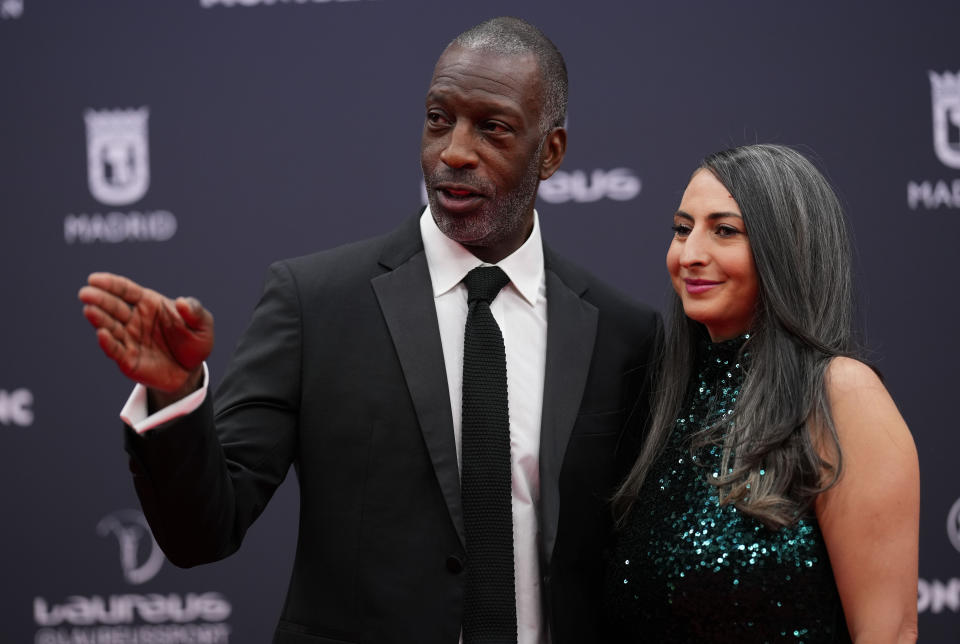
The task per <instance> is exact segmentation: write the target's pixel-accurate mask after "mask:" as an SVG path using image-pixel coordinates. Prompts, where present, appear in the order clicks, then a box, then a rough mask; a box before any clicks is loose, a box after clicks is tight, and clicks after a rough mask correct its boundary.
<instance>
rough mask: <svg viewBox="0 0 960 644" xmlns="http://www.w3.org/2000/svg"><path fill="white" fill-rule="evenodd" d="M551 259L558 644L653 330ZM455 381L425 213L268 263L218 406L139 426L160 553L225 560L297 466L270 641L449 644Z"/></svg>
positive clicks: (456, 588) (553, 587) (551, 484)
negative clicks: (430, 264) (451, 382)
mask: <svg viewBox="0 0 960 644" xmlns="http://www.w3.org/2000/svg"><path fill="white" fill-rule="evenodd" d="M545 264H546V287H547V316H548V317H547V325H548V330H547V357H546V378H545V383H544V407H543V415H542V426H541V446H540V477H541V482H540V485H541V488H540V493H541V498H540V504H539V514H540V517H539V521H540V542H541V544H542V551H541V570H542V573H543V588H544V597H543V605H544V607H545V611H546V618H547V620H548V621H549V623H550V630H551V633H552V638H553V642H554V644H566V643H572V644H589V643H590V642H595V641H602V639H603V638H602V636H601V635H600V634H599V633H600V630H599V629H600V628H601V627H602V624H601V620H600V618H599V615H600V605H599V601H600V581H601V566H600V551H601V548H602V544H603V541H604V539H605V537H606V536H607V532H608V530H609V511H608V509H607V508H606V503H605V499H606V498H607V497H608V496H609V494H610V493H611V489H612V486H613V485H614V484H615V483H616V481H615V474H614V472H615V469H614V464H613V460H614V453H615V450H616V448H617V445H618V441H619V440H620V430H621V427H623V425H624V420H625V416H626V412H627V411H628V408H630V407H631V406H632V405H633V404H634V401H635V400H636V399H637V396H638V394H639V390H640V389H642V386H643V380H644V377H645V376H646V372H647V369H646V367H647V365H648V363H650V361H651V359H652V351H653V348H654V344H655V342H656V337H657V334H658V330H659V317H658V316H657V314H656V313H654V312H653V311H651V310H650V309H648V308H647V307H644V306H642V305H639V304H636V303H634V302H632V301H630V300H629V299H627V298H625V297H623V296H621V295H619V294H618V293H616V292H614V291H613V290H611V289H610V288H608V287H606V286H604V285H603V284H601V283H600V282H598V281H596V280H594V279H593V278H592V277H590V276H589V275H588V274H587V273H585V272H584V271H582V270H581V269H579V268H577V267H574V266H573V265H571V264H569V263H568V262H566V261H565V260H563V259H561V258H560V257H558V256H557V255H556V254H554V253H553V252H551V251H549V250H546V252H545ZM445 374H446V371H445V369H444V365H443V354H442V349H441V345H440V336H439V328H438V324H437V316H436V309H435V307H434V302H433V295H432V290H431V285H430V279H429V273H428V268H427V262H426V258H425V255H424V252H423V243H422V240H421V238H420V231H419V225H418V219H417V218H414V219H411V220H410V221H408V222H407V223H406V224H404V225H403V226H402V227H401V228H399V229H398V230H396V231H394V232H393V233H390V234H388V235H385V236H383V237H379V238H376V239H372V240H367V241H363V242H359V243H356V244H351V245H348V246H344V247H340V248H336V249H333V250H329V251H325V252H321V253H317V254H314V255H310V256H307V257H301V258H297V259H292V260H287V261H282V262H278V263H276V264H274V265H272V266H271V267H270V269H269V272H268V277H267V281H266V287H265V290H264V294H263V296H262V298H261V300H260V303H259V304H258V305H257V307H256V310H255V311H254V314H253V319H252V321H251V324H250V326H249V328H248V329H247V331H246V332H245V334H244V335H243V337H242V339H241V341H240V343H239V345H238V348H237V350H236V352H235V354H234V356H233V360H232V363H231V365H230V367H229V369H228V370H227V372H226V374H225V377H224V380H223V382H222V384H221V386H220V388H219V390H218V392H217V395H216V397H215V404H214V403H211V402H210V398H209V397H208V399H207V401H206V402H205V403H204V404H203V405H202V406H201V407H200V408H199V409H198V410H197V411H195V412H194V413H192V414H190V415H189V416H187V417H185V418H182V419H179V420H177V421H174V422H171V423H169V424H168V425H167V426H163V427H160V428H157V429H155V430H152V431H150V432H147V433H146V434H145V435H144V436H137V435H135V434H133V432H132V430H130V431H128V432H127V436H128V439H127V449H128V451H129V452H130V454H131V462H132V469H133V471H134V480H135V484H136V488H137V492H138V494H139V496H140V499H141V503H142V505H143V508H144V511H145V513H146V516H147V518H148V520H149V522H150V525H151V527H152V529H153V531H154V534H155V536H156V538H157V541H158V542H159V544H160V545H161V547H162V548H163V550H164V552H165V553H166V554H167V556H168V558H169V559H170V560H171V561H172V562H173V563H175V564H177V565H180V566H192V565H196V564H200V563H204V562H208V561H212V560H217V559H220V558H222V557H225V556H227V555H229V554H230V553H232V552H233V551H235V550H236V549H237V548H238V547H239V546H240V543H241V540H242V539H243V535H244V533H245V531H246V529H247V528H248V527H249V525H250V524H251V523H252V522H253V521H254V520H255V519H256V518H257V516H258V515H259V514H260V512H261V511H262V510H263V508H264V506H265V505H266V503H267V501H268V500H269V499H270V496H271V495H272V494H273V492H274V490H275V489H276V487H277V486H278V485H279V484H280V483H281V482H282V481H283V479H284V477H285V475H286V473H287V471H288V470H289V468H290V465H291V464H293V466H294V467H295V469H296V472H297V478H298V480H299V484H300V497H301V500H300V529H299V541H298V546H297V553H296V560H295V564H294V569H293V573H292V578H291V582H290V587H289V591H288V595H287V599H286V603H285V606H284V609H283V614H282V617H281V619H280V622H279V625H278V627H277V630H276V635H275V640H274V641H275V642H278V643H282V644H292V643H298V644H299V643H303V644H306V643H312V644H319V643H331V644H332V643H338V644H342V643H344V642H364V643H369V644H384V643H390V642H396V643H398V644H399V643H403V644H409V643H412V642H416V643H418V644H433V643H436V644H456V642H457V638H458V635H459V632H460V623H461V612H462V598H463V581H464V573H463V567H464V566H466V565H469V562H468V561H466V556H465V549H464V533H463V513H462V509H461V505H460V492H459V474H458V469H457V455H456V448H455V444H454V437H453V429H452V420H451V412H450V400H449V392H448V388H447V382H446V375H445ZM641 399H642V396H641ZM214 407H215V409H214ZM636 413H639V414H641V415H642V414H643V413H645V410H643V409H640V410H638V411H637V412H636Z"/></svg>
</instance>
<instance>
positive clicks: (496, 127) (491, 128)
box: [480, 121, 510, 134]
mask: <svg viewBox="0 0 960 644" xmlns="http://www.w3.org/2000/svg"><path fill="white" fill-rule="evenodd" d="M480 129H482V130H483V131H485V132H493V133H495V134H500V133H504V132H509V131H510V128H508V127H507V126H506V125H504V124H503V123H500V122H499V121H485V122H484V123H483V124H481V125H480Z"/></svg>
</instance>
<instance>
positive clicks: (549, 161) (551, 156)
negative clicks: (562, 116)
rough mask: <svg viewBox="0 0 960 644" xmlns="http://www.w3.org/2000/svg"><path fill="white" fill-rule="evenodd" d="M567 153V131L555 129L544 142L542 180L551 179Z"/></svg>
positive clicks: (541, 167) (541, 164)
mask: <svg viewBox="0 0 960 644" xmlns="http://www.w3.org/2000/svg"><path fill="white" fill-rule="evenodd" d="M566 153H567V130H566V129H565V128H562V127H555V128H553V129H552V130H550V133H549V134H547V137H546V139H544V141H543V156H542V158H541V159H540V180H541V181H543V180H544V179H549V178H550V177H551V176H552V175H553V173H554V172H556V171H557V168H559V167H560V163H561V162H562V161H563V157H564V155H565V154H566Z"/></svg>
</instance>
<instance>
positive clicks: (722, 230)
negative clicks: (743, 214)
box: [717, 224, 740, 237]
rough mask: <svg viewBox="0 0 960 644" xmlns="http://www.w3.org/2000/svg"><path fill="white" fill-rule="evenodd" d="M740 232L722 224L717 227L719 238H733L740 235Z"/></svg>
mask: <svg viewBox="0 0 960 644" xmlns="http://www.w3.org/2000/svg"><path fill="white" fill-rule="evenodd" d="M739 234H740V231H739V230H737V229H736V228H734V227H733V226H727V225H725V224H721V225H720V226H717V236H718V237H733V236H734V235H739Z"/></svg>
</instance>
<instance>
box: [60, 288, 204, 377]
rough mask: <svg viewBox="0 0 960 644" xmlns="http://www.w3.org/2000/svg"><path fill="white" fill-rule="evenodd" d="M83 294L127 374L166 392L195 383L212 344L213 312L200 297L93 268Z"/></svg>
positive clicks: (105, 343)
mask: <svg viewBox="0 0 960 644" xmlns="http://www.w3.org/2000/svg"><path fill="white" fill-rule="evenodd" d="M78 297H79V298H80V301H81V302H83V303H84V307H83V315H84V317H86V318H87V320H88V321H89V322H90V324H92V325H93V327H94V328H95V329H96V330H97V340H98V342H99V343H100V348H101V349H102V350H103V352H104V353H105V354H107V356H108V357H110V358H111V359H112V360H113V361H114V362H116V363H117V366H119V367H120V371H122V372H123V373H124V375H126V376H127V377H128V378H131V379H132V380H135V381H136V382H139V383H140V384H142V385H145V386H147V387H150V388H152V389H158V390H160V391H163V392H167V393H175V392H178V391H181V390H184V389H189V388H191V387H192V386H194V385H195V383H196V382H197V375H198V373H199V372H200V370H201V365H202V363H203V361H204V360H205V359H206V358H207V356H208V355H210V351H211V350H212V349H213V316H212V315H211V314H210V312H209V311H207V310H206V309H204V308H203V307H202V306H201V305H200V303H199V302H198V301H197V300H196V299H194V298H182V297H181V298H177V299H176V300H172V299H170V298H168V297H166V296H164V295H162V294H160V293H158V292H156V291H154V290H151V289H148V288H144V287H142V286H140V285H139V284H137V283H136V282H134V281H132V280H130V279H128V278H126V277H123V276H120V275H113V274H111V273H93V274H91V275H90V277H89V278H88V280H87V285H86V286H84V287H83V288H81V289H80V292H79V294H78Z"/></svg>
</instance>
